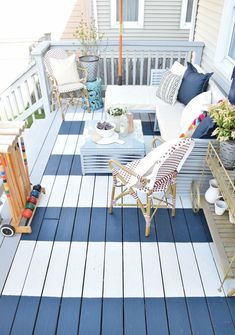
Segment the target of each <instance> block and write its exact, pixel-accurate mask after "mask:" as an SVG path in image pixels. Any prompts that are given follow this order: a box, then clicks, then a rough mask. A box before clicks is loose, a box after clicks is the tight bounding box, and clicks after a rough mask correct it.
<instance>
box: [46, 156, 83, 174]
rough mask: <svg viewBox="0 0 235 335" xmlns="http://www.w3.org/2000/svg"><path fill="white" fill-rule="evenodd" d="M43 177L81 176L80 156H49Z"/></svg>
mask: <svg viewBox="0 0 235 335" xmlns="http://www.w3.org/2000/svg"><path fill="white" fill-rule="evenodd" d="M44 175H52V176H54V175H72V176H81V175H82V169H81V159H80V155H51V156H50V157H49V159H48V163H47V166H46V168H45V171H44Z"/></svg>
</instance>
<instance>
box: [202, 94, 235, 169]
mask: <svg viewBox="0 0 235 335" xmlns="http://www.w3.org/2000/svg"><path fill="white" fill-rule="evenodd" d="M208 113H209V115H210V117H211V118H212V120H213V121H214V122H215V125H216V128H215V130H214V132H213V133H212V135H215V136H217V139H218V140H219V141H220V158H221V160H222V162H223V164H224V167H225V168H226V169H233V168H234V167H235V106H234V105H232V104H230V102H229V101H228V100H227V99H226V100H222V101H220V102H219V103H218V104H216V105H212V106H210V107H209V109H208Z"/></svg>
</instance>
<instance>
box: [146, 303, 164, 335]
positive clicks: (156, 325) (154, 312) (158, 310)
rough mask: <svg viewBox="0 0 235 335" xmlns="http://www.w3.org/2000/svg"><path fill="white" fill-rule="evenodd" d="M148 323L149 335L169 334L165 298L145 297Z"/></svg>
mask: <svg viewBox="0 0 235 335" xmlns="http://www.w3.org/2000/svg"><path fill="white" fill-rule="evenodd" d="M145 310H146V323H147V334H148V335H158V334H159V335H167V334H169V329H168V321H167V314H166V303H165V300H164V299H163V298H158V299H154V298H148V299H145Z"/></svg>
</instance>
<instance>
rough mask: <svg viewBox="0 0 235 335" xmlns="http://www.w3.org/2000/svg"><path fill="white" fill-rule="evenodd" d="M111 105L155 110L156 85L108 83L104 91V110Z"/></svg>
mask: <svg viewBox="0 0 235 335" xmlns="http://www.w3.org/2000/svg"><path fill="white" fill-rule="evenodd" d="M113 105H123V106H126V107H127V108H128V109H129V110H130V111H144V110H146V111H153V112H154V111H155V108H156V86H151V85H122V86H119V85H108V86H107V89H106V92H105V110H107V108H108V107H110V106H113Z"/></svg>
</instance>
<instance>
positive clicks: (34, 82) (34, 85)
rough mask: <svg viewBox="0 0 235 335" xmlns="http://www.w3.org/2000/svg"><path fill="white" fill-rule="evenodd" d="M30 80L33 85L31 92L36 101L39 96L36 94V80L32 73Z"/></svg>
mask: <svg viewBox="0 0 235 335" xmlns="http://www.w3.org/2000/svg"><path fill="white" fill-rule="evenodd" d="M31 81H32V85H33V92H34V94H35V99H36V101H38V100H39V96H38V90H37V85H36V81H35V76H34V75H32V76H31Z"/></svg>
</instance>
